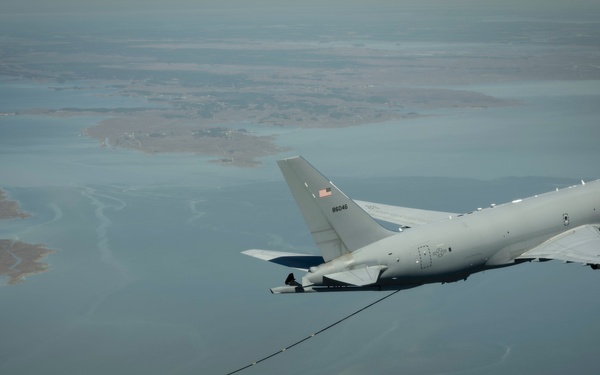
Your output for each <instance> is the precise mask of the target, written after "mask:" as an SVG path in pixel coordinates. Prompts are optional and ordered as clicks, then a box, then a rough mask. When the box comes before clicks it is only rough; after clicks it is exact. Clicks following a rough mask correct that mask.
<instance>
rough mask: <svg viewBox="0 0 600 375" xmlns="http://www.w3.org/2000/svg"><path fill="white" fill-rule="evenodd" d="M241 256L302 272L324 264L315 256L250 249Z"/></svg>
mask: <svg viewBox="0 0 600 375" xmlns="http://www.w3.org/2000/svg"><path fill="white" fill-rule="evenodd" d="M242 254H246V255H248V256H251V257H254V258H258V259H262V260H266V261H268V262H272V263H276V264H280V265H282V266H286V267H291V268H296V269H299V270H302V271H307V270H308V269H309V268H310V267H314V266H318V265H320V264H323V263H324V262H325V261H324V260H323V257H321V256H317V255H308V254H297V253H285V252H281V251H271V250H258V249H251V250H245V251H242Z"/></svg>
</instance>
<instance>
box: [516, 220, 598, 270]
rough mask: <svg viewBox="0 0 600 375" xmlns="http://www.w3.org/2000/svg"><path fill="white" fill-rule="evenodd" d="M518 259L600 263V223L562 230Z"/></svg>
mask: <svg viewBox="0 0 600 375" xmlns="http://www.w3.org/2000/svg"><path fill="white" fill-rule="evenodd" d="M517 259H528V260H531V259H544V260H545V259H554V260H562V261H563V262H576V263H583V264H592V265H596V264H600V225H582V226H580V227H577V228H575V229H570V230H567V231H565V232H562V233H561V234H559V235H557V236H554V237H552V238H551V239H549V240H548V241H546V242H544V243H543V244H541V245H539V246H537V247H534V248H533V249H531V250H529V251H527V252H526V253H524V254H523V255H521V256H519V257H518V258H517Z"/></svg>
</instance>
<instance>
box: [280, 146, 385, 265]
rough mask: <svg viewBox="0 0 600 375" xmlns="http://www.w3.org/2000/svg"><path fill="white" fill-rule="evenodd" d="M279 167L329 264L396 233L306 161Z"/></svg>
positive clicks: (294, 160)
mask: <svg viewBox="0 0 600 375" xmlns="http://www.w3.org/2000/svg"><path fill="white" fill-rule="evenodd" d="M277 164H278V165H279V168H280V169H281V172H282V173H283V176H284V178H285V180H286V182H287V184H288V186H289V187H290V190H291V191H292V194H293V195H294V198H295V199H296V203H297V204H298V207H299V208H300V211H301V212H302V216H303V217H304V220H305V221H306V224H307V225H308V228H309V230H310V232H311V234H312V236H313V239H314V240H315V242H316V243H317V246H318V247H319V249H320V250H321V254H322V255H323V259H324V260H325V261H326V262H328V261H330V260H331V259H335V258H337V257H339V256H341V255H344V254H347V253H349V252H352V251H355V250H358V249H360V248H362V247H364V246H366V245H368V244H370V243H373V242H375V241H378V240H381V239H383V238H385V237H388V236H390V235H392V234H393V232H391V231H389V230H387V229H385V228H383V227H382V226H381V225H379V224H378V223H377V222H376V221H375V220H373V218H372V217H371V216H369V215H368V214H367V213H366V212H365V211H363V210H362V208H360V207H359V206H358V205H357V204H356V203H354V201H352V200H351V199H350V198H348V197H347V196H346V195H345V194H344V193H342V192H341V191H340V190H339V189H338V188H337V187H336V186H335V185H334V184H333V183H332V182H331V181H329V180H328V179H327V178H325V177H324V176H323V175H322V174H321V173H319V171H317V170H316V169H315V168H314V167H313V166H312V165H310V164H309V163H308V162H307V161H306V160H304V158H302V157H300V156H296V157H293V158H288V159H283V160H279V161H278V162H277Z"/></svg>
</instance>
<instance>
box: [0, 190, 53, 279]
mask: <svg viewBox="0 0 600 375" xmlns="http://www.w3.org/2000/svg"><path fill="white" fill-rule="evenodd" d="M28 216H30V215H29V214H28V213H26V212H23V211H21V210H20V208H19V204H18V203H17V202H14V201H10V200H8V199H7V198H6V193H5V192H4V191H3V190H0V219H10V218H25V217H28ZM52 252H53V251H52V250H49V249H47V248H46V247H44V246H43V245H40V244H31V243H27V242H22V241H13V240H7V239H0V277H8V284H9V285H13V284H17V283H20V282H21V281H23V280H24V279H25V277H26V276H27V275H33V274H36V273H40V272H44V271H46V270H47V269H48V264H47V263H44V262H42V261H41V260H42V259H44V257H46V256H47V255H48V254H51V253H52Z"/></svg>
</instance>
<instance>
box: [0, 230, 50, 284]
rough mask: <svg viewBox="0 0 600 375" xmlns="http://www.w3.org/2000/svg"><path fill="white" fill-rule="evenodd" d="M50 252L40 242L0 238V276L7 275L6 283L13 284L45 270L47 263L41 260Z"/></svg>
mask: <svg viewBox="0 0 600 375" xmlns="http://www.w3.org/2000/svg"><path fill="white" fill-rule="evenodd" d="M52 252H53V251H52V250H49V249H47V248H46V247H44V246H43V245H40V244H31V243H27V242H21V241H12V240H2V239H0V277H4V276H6V277H8V284H9V285H14V284H17V283H20V282H22V281H23V280H24V279H25V277H26V276H28V275H33V274H36V273H40V272H45V271H46V270H48V264H47V263H44V262H42V261H41V260H42V259H44V257H46V256H47V255H48V254H51V253H52Z"/></svg>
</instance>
